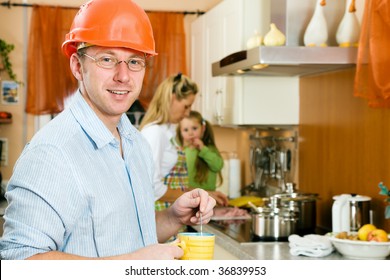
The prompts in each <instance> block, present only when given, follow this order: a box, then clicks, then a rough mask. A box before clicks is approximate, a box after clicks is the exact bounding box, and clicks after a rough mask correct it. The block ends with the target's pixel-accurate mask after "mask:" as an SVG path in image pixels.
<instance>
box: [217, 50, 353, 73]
mask: <svg viewBox="0 0 390 280" xmlns="http://www.w3.org/2000/svg"><path fill="white" fill-rule="evenodd" d="M357 51H358V49H357V48H356V47H349V48H341V47H304V46H291V47H289V46H278V47H266V46H259V47H256V48H253V49H249V50H243V51H240V52H236V53H233V54H231V55H228V56H226V57H225V58H223V59H222V60H220V61H217V62H214V63H212V76H213V77H214V76H224V75H230V76H232V75H233V76H234V75H235V76H236V75H260V76H305V75H313V74H319V73H323V72H329V71H335V70H340V69H345V68H351V67H354V66H355V65H356V59H357Z"/></svg>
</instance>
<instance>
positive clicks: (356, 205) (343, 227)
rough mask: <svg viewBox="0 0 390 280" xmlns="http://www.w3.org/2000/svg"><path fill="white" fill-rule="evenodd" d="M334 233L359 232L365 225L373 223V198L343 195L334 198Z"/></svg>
mask: <svg viewBox="0 0 390 280" xmlns="http://www.w3.org/2000/svg"><path fill="white" fill-rule="evenodd" d="M333 199H334V202H333V206H332V231H333V232H342V231H346V232H352V231H358V230H359V228H360V227H361V226H363V225H364V224H369V223H372V221H371V220H372V218H371V217H370V212H371V198H370V197H368V196H363V195H357V194H341V195H336V196H334V197H333Z"/></svg>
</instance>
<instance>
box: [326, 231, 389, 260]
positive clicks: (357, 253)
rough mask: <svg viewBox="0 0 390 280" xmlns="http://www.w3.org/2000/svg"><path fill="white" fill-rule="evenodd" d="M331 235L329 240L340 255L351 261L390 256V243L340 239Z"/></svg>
mask: <svg viewBox="0 0 390 280" xmlns="http://www.w3.org/2000/svg"><path fill="white" fill-rule="evenodd" d="M335 235H336V234H334V233H333V234H331V235H330V237H329V239H330V241H331V242H332V244H333V246H334V247H335V248H336V249H337V251H339V253H340V254H342V255H344V256H345V257H347V258H351V259H385V258H386V257H387V256H389V255H390V242H376V241H359V240H349V239H340V238H337V237H335Z"/></svg>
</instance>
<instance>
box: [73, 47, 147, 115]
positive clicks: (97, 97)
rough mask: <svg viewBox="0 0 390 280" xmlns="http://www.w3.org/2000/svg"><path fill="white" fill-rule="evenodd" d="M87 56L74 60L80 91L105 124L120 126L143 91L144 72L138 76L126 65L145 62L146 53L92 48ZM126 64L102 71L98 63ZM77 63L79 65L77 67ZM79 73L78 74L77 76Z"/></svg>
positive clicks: (120, 49) (137, 73)
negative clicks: (122, 118)
mask: <svg viewBox="0 0 390 280" xmlns="http://www.w3.org/2000/svg"><path fill="white" fill-rule="evenodd" d="M85 54H86V55H83V56H82V57H77V55H73V56H72V58H71V67H72V70H73V73H74V75H75V76H76V78H77V79H78V80H79V81H80V82H81V85H80V89H81V92H82V94H83V96H84V98H85V99H86V101H87V103H88V104H89V105H90V106H91V108H92V109H93V110H94V111H95V113H96V114H97V115H98V116H99V118H100V119H102V120H103V122H106V121H114V122H117V121H119V119H120V116H121V115H122V114H123V113H124V112H126V111H127V110H128V109H129V108H130V106H131V105H132V104H133V103H134V101H135V100H136V99H137V98H138V96H139V93H140V91H141V89H142V81H143V78H144V75H145V68H142V70H141V71H138V72H135V71H132V70H130V69H129V68H128V65H127V62H128V61H129V60H130V59H132V58H135V61H137V59H138V60H142V62H143V61H144V59H145V57H144V54H143V53H139V52H136V51H133V50H130V49H126V48H104V47H97V46H93V47H89V48H88V49H87V50H86V51H85ZM99 59H100V61H104V62H107V61H110V60H117V61H123V62H121V63H118V64H116V65H115V66H113V68H111V69H106V68H102V67H101V66H99V65H98V63H97V62H96V60H99ZM76 63H78V65H74V64H76ZM75 71H76V73H75Z"/></svg>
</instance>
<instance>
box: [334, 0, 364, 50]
mask: <svg viewBox="0 0 390 280" xmlns="http://www.w3.org/2000/svg"><path fill="white" fill-rule="evenodd" d="M355 11H356V9H355V0H348V1H347V3H346V7H345V13H344V16H343V18H342V20H341V22H340V24H339V26H338V28H337V32H336V42H337V44H339V46H340V47H352V46H357V45H358V43H359V36H360V24H359V20H358V19H357V16H356V12H355Z"/></svg>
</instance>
